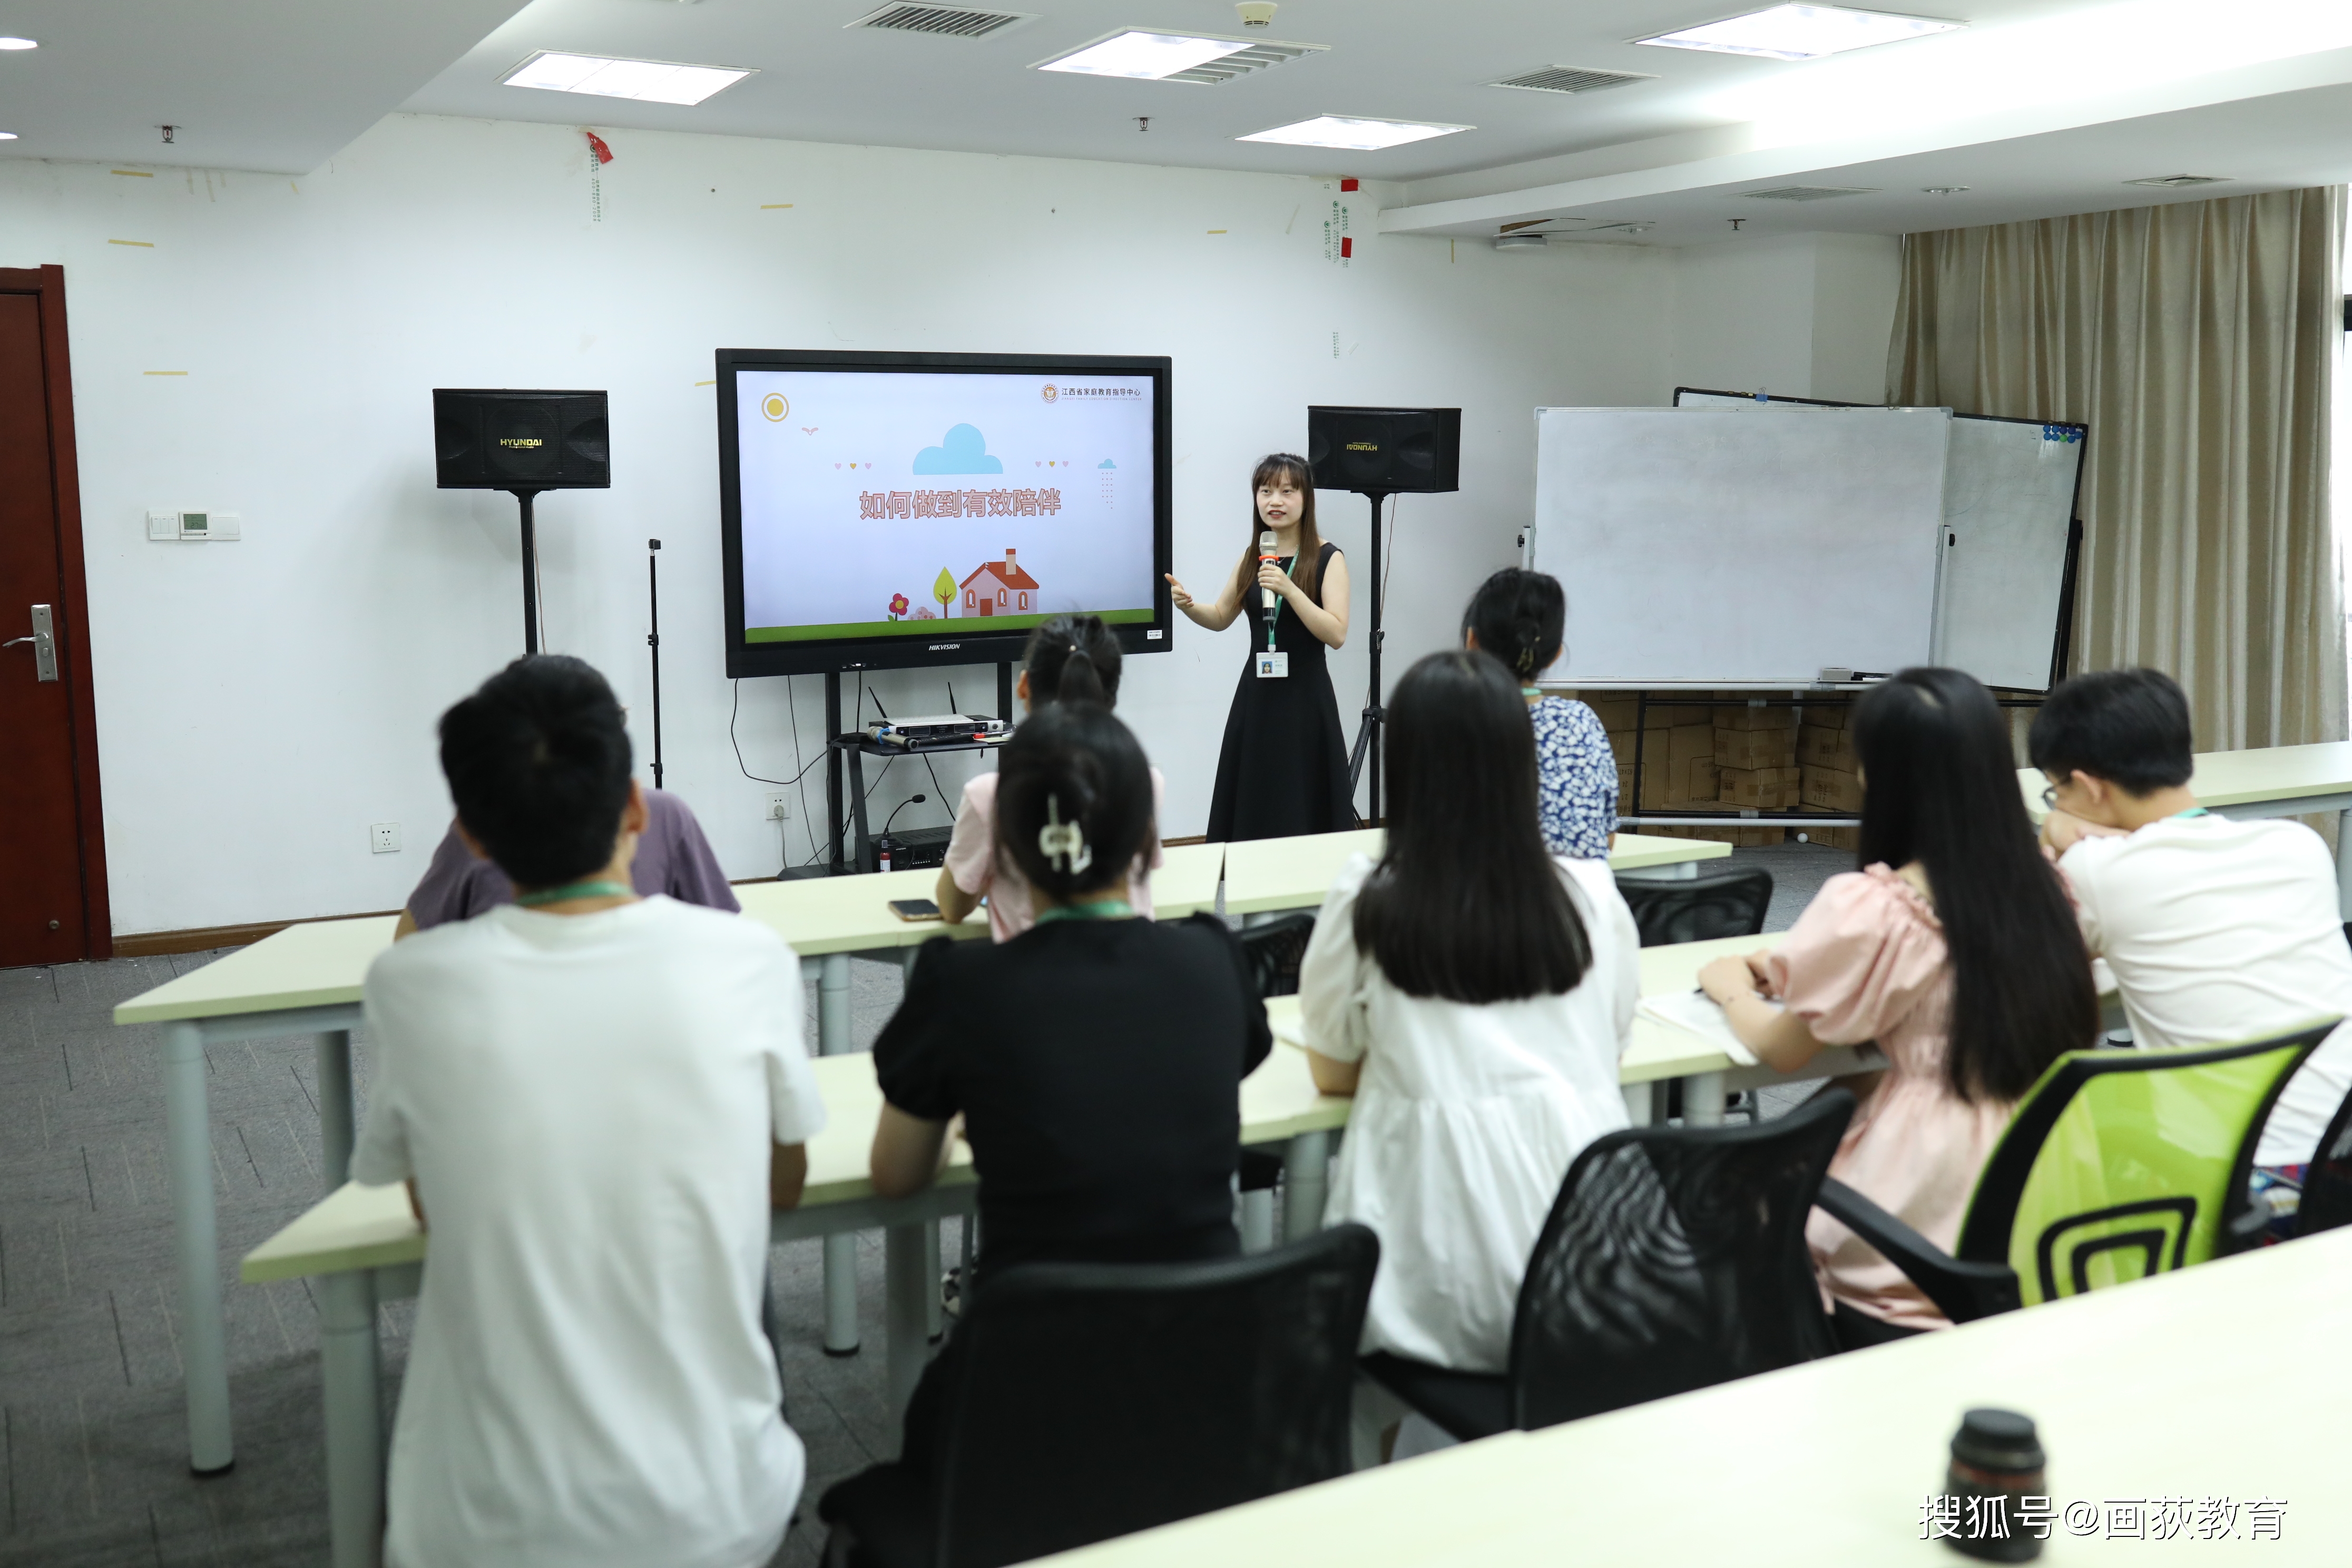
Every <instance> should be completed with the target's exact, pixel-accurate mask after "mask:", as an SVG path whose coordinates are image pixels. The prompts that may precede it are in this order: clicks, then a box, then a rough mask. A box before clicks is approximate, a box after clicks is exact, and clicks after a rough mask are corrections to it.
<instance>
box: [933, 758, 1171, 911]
mask: <svg viewBox="0 0 2352 1568" xmlns="http://www.w3.org/2000/svg"><path fill="white" fill-rule="evenodd" d="M996 778H997V775H996V774H994V773H978V774H975V775H974V776H973V777H972V779H971V782H970V783H969V784H965V785H964V786H963V806H962V808H961V810H959V811H958V812H957V813H956V820H955V831H954V832H952V833H950V835H948V856H947V870H948V875H949V876H950V877H953V878H954V879H955V885H956V886H957V887H959V888H961V889H963V890H964V891H965V892H967V893H970V894H971V895H972V896H973V897H974V898H978V897H979V896H980V895H982V893H985V894H987V895H988V931H989V935H990V936H991V937H992V938H993V939H994V940H996V941H998V942H1011V941H1012V940H1013V938H1014V937H1016V936H1019V935H1020V934H1021V933H1022V932H1023V931H1027V930H1028V929H1029V928H1030V927H1031V926H1033V925H1035V924H1036V923H1037V911H1036V909H1035V907H1034V905H1032V904H1031V902H1030V900H1029V883H1028V880H1027V879H1025V878H1024V877H1023V876H1022V875H1021V873H1020V872H1018V871H1016V870H1013V869H1012V868H1009V867H1003V866H999V865H998V864H997V863H996ZM1167 787H1168V786H1167V782H1166V781H1165V780H1163V779H1162V778H1160V770H1159V769H1158V768H1153V769H1152V770H1151V822H1152V828H1151V847H1150V848H1148V849H1146V850H1144V852H1143V853H1142V854H1140V855H1138V856H1137V857H1136V858H1135V864H1134V865H1133V866H1132V867H1130V868H1129V870H1128V874H1127V889H1128V903H1129V907H1130V908H1132V909H1133V910H1135V912H1136V913H1137V914H1139V915H1141V916H1142V917H1143V918H1144V919H1145V920H1150V918H1151V873H1152V872H1154V871H1155V870H1158V869H1159V868H1160V867H1161V866H1164V865H1166V864H1167V863H1168V857H1167V855H1166V854H1165V853H1164V852H1162V850H1161V849H1160V826H1159V824H1160V796H1161V795H1163V794H1165V793H1166V791H1167Z"/></svg>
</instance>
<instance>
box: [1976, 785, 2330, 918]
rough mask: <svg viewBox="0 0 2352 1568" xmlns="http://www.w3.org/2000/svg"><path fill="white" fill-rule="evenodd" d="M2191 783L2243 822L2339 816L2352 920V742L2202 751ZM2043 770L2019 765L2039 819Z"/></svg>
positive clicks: (2221, 811)
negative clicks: (2265, 819)
mask: <svg viewBox="0 0 2352 1568" xmlns="http://www.w3.org/2000/svg"><path fill="white" fill-rule="evenodd" d="M2194 760H2195V763H2196V772H2195V773H2192V774H2190V775H2189V789H2190V791H2191V792H2192V793H2194V794H2195V795H2196V796H2197V800H2198V804H2200V805H2202V806H2204V807H2205V809H2206V810H2208V811H2210V812H2212V813H2213V814H2214V815H2215V816H2227V817H2231V818H2232V819H2234V820H2237V821H2241V822H2244V821H2251V820H2252V819H2254V818H2256V817H2263V816H2318V815H2320V814H2321V813H2324V812H2331V811H2332V812H2335V813H2336V814H2337V817H2338V822H2337V827H2336V899H2337V908H2338V909H2339V910H2341V911H2342V913H2343V916H2344V918H2345V919H2346V920H2347V921H2352V741H2326V742H2320V743H2318V744H2316V745H2309V746H2269V747H2264V748H2263V749H2261V750H2258V751H2249V752H2200V753H2199V754H2198V755H2197V757H2196V758H2195V759H2194ZM2049 782H2050V781H2049V780H2048V779H2046V778H2044V777H2042V771H2041V770H2040V769H2039V768H2020V769H2019V770H2018V771H2017V783H2018V787H2019V788H2020V789H2021V790H2022V791H2023V792H2024V795H2025V809H2026V810H2027V812H2029V813H2030V814H2031V815H2032V817H2033V820H2034V821H2036V822H2040V821H2041V820H2042V816H2043V815H2044V809H2043V807H2042V790H2043V788H2044V787H2046V786H2047V785H2048V784H2049Z"/></svg>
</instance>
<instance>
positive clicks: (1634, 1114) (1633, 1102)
mask: <svg viewBox="0 0 2352 1568" xmlns="http://www.w3.org/2000/svg"><path fill="white" fill-rule="evenodd" d="M1618 1089H1619V1091H1620V1092H1621V1093H1622V1094H1623V1095H1624V1096H1625V1119H1626V1121H1630V1122H1632V1123H1633V1125H1634V1126H1636V1127H1647V1126H1648V1125H1649V1124H1650V1117H1651V1111H1650V1105H1651V1100H1650V1086H1649V1085H1648V1084H1646V1083H1627V1084H1620V1085H1619V1086H1618Z"/></svg>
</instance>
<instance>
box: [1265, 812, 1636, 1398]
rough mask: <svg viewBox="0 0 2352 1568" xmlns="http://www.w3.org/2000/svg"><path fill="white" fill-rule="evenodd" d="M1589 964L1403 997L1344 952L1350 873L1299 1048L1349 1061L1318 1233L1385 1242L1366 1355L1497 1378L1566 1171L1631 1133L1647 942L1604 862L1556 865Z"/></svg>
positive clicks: (1317, 940)
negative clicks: (1504, 994)
mask: <svg viewBox="0 0 2352 1568" xmlns="http://www.w3.org/2000/svg"><path fill="white" fill-rule="evenodd" d="M1552 864H1553V866H1555V867H1556V868H1558V869H1559V874H1560V879H1561V880H1562V881H1564V882H1566V883H1567V884H1568V889H1569V897H1570V900H1572V901H1573V902H1574V904H1575V906H1576V912H1577V914H1578V915H1579V916H1580V917H1581V918H1582V920H1583V921H1584V932H1585V936H1586V938H1587V939H1588V941H1589V942H1591V948H1592V966H1591V968H1590V969H1587V970H1586V971H1585V973H1584V978H1583V979H1582V980H1581V981H1580V982H1579V983H1578V984H1577V986H1576V988H1575V989H1574V990H1571V991H1568V992H1565V993H1563V994H1559V995H1557V996H1528V997H1524V998H1522V999H1520V1000H1517V1001H1514V1002H1490V1003H1487V1004H1486V1005H1483V1006H1480V1005H1472V1004H1470V1003H1466V1002H1449V1001H1446V1000H1444V998H1442V997H1436V996H1408V995H1406V994H1404V993H1403V992H1402V991H1400V990H1398V989H1397V988H1396V986H1395V985H1393V984H1391V983H1390V980H1389V977H1388V975H1387V974H1386V973H1384V972H1383V971H1382V970H1381V966H1380V963H1378V961H1376V960H1375V959H1374V958H1373V957H1372V956H1371V954H1370V953H1368V952H1364V951H1363V950H1362V949H1360V948H1359V947H1358V946H1357V945H1356V935H1355V927H1356V897H1357V895H1358V894H1359V893H1360V892H1361V891H1362V890H1363V886H1364V879H1365V878H1367V877H1369V876H1370V875H1371V871H1372V860H1371V858H1370V856H1367V855H1358V856H1356V857H1355V858H1352V859H1350V860H1349V862H1348V866H1347V868H1346V869H1345V870H1343V871H1341V872H1340V873H1339V880H1338V881H1337V882H1335V883H1334V884H1332V888H1331V892H1330V895H1329V896H1328V898H1326V899H1325V900H1324V901H1323V911H1322V913H1321V914H1319V915H1318V916H1317V917H1316V921H1315V935H1314V936H1313V937H1312V938H1311V939H1310V940H1309V941H1308V942H1307V956H1306V958H1305V959H1304V960H1303V961H1302V962H1301V963H1300V966H1299V971H1298V1003H1299V1017H1300V1023H1301V1025H1302V1030H1303V1033H1304V1034H1305V1036H1306V1040H1307V1045H1308V1046H1310V1047H1313V1048H1314V1049H1315V1050H1316V1051H1318V1052H1319V1053H1321V1054H1322V1055H1324V1056H1327V1057H1329V1058H1332V1059H1333V1060H1335V1061H1343V1062H1351V1061H1356V1060H1359V1059H1361V1060H1362V1061H1363V1064H1364V1069H1363V1076H1362V1078H1361V1079H1360V1080H1359V1081H1358V1083H1357V1086H1356V1103H1355V1109H1354V1110H1352V1111H1351V1112H1350V1113H1349V1119H1348V1137H1347V1141H1346V1142H1343V1143H1342V1144H1340V1146H1339V1165H1338V1167H1337V1169H1336V1170H1335V1171H1334V1172H1333V1173H1332V1177H1331V1192H1330V1197H1329V1201H1328V1204H1327V1205H1326V1206H1325V1208H1324V1211H1323V1222H1324V1223H1325V1224H1326V1225H1336V1224H1338V1223H1339V1222H1340V1221H1341V1220H1358V1221H1360V1222H1362V1223H1363V1224H1365V1225H1368V1226H1371V1228H1372V1229H1373V1231H1374V1232H1376V1233H1377V1234H1378V1235H1379V1237H1380V1238H1381V1268H1380V1273H1379V1274H1378V1275H1377V1276H1376V1277H1375V1278H1374V1279H1373V1280H1372V1299H1371V1303H1370V1309H1369V1310H1368V1311H1367V1312H1366V1314H1365V1318H1364V1338H1363V1348H1364V1349H1365V1350H1367V1351H1391V1352H1394V1353H1396V1354H1398V1355H1402V1356H1407V1357H1410V1358H1412V1360H1414V1361H1423V1362H1430V1363H1434V1364H1436V1365H1439V1366H1446V1367H1452V1368H1454V1370H1455V1371H1458V1372H1501V1371H1502V1370H1503V1369H1504V1366H1505V1364H1506V1363H1507V1362H1508V1361H1509V1359H1510V1349H1511V1318H1512V1315H1513V1313H1514V1312H1515V1311H1516V1310H1517V1305H1518V1295H1519V1280H1520V1279H1521V1278H1522V1277H1523V1276H1524V1275H1525V1274H1526V1273H1527V1268H1528V1253H1529V1252H1531V1251H1533V1250H1534V1247H1535V1244H1536V1234H1537V1232H1538V1231H1540V1230H1541V1229H1542V1228H1543V1222H1544V1216H1545V1215H1549V1213H1550V1212H1551V1205H1552V1200H1553V1199H1555V1198H1556V1197H1558V1196H1559V1184H1560V1182H1561V1180H1562V1179H1563V1178H1564V1177H1566V1176H1567V1174H1568V1167H1569V1166H1570V1163H1573V1162H1574V1161H1575V1159H1576V1156H1577V1155H1578V1154H1579V1153H1580V1152H1582V1150H1583V1148H1584V1146H1585V1145H1586V1144H1588V1143H1590V1142H1592V1141H1593V1140H1594V1139H1595V1138H1598V1137H1600V1136H1601V1134H1602V1133H1604V1132H1612V1131H1616V1130H1617V1129H1619V1128H1621V1127H1623V1126H1625V1125H1626V1122H1627V1119H1626V1115H1625V1096H1624V1093H1623V1091H1622V1089H1619V1088H1618V1087H1617V1058H1619V1057H1620V1056H1621V1055H1622V1054H1623V1052H1624V1049H1625V1047H1626V1044H1627V1043H1628V1041H1629V1040H1630V1039H1631V1038H1632V1036H1633V1005H1634V1004H1635V1003H1636V1002H1638V1001H1639V1000H1640V999H1641V991H1642V973H1641V946H1642V938H1641V934H1640V932H1638V931H1636V930H1635V929H1634V927H1633V914H1632V912H1631V911H1629V910H1627V909H1626V907H1625V900H1624V897H1623V895H1622V894H1621V893H1619V892H1618V891H1617V883H1616V879H1614V878H1613V877H1612V876H1611V875H1610V873H1609V867H1608V863H1607V862H1606V861H1601V860H1570V859H1567V858H1554V859H1553V861H1552Z"/></svg>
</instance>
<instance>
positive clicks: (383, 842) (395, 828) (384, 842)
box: [368, 822, 400, 855]
mask: <svg viewBox="0 0 2352 1568" xmlns="http://www.w3.org/2000/svg"><path fill="white" fill-rule="evenodd" d="M368 849H369V851H370V852H371V853H373V854H376V855H397V854H399V853H400V824H398V823H397V822H371V823H369V824H368Z"/></svg>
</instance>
